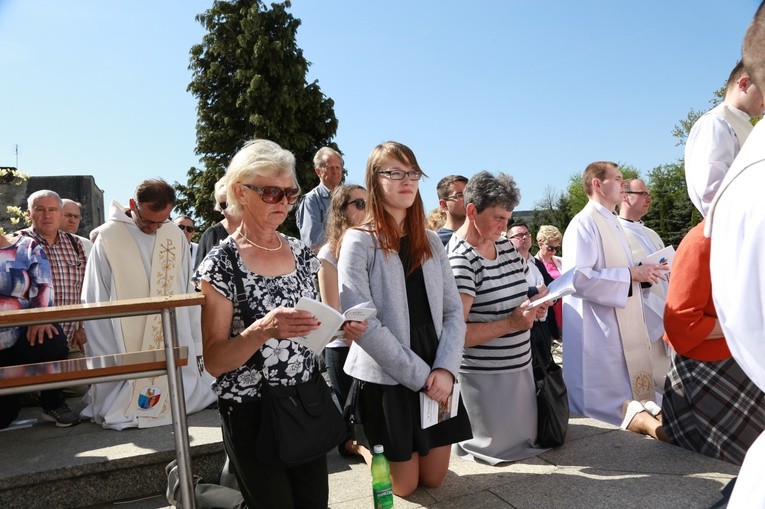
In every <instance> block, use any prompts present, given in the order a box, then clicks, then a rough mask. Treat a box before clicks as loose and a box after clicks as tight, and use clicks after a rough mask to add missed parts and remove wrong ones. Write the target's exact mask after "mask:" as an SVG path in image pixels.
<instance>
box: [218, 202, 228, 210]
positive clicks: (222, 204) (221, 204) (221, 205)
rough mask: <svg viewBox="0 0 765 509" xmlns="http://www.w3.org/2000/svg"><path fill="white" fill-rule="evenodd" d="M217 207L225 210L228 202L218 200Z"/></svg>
mask: <svg viewBox="0 0 765 509" xmlns="http://www.w3.org/2000/svg"><path fill="white" fill-rule="evenodd" d="M218 207H220V209H221V210H226V207H228V203H226V202H225V201H222V202H219V203H218Z"/></svg>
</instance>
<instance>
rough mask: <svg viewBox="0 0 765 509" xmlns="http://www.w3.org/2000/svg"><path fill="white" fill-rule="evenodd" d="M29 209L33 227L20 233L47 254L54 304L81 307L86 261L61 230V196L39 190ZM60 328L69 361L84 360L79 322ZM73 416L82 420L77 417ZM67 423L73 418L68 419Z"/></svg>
mask: <svg viewBox="0 0 765 509" xmlns="http://www.w3.org/2000/svg"><path fill="white" fill-rule="evenodd" d="M27 207H28V210H27V215H28V216H29V218H30V220H31V224H32V226H30V227H29V228H25V229H23V230H20V231H19V232H18V233H20V234H21V235H26V236H29V237H32V238H33V239H35V240H36V241H37V242H38V243H39V244H40V246H41V247H42V248H43V250H44V251H45V254H46V256H47V257H48V261H49V262H50V268H51V274H52V276H53V290H54V296H53V299H54V302H53V303H54V305H56V306H66V305H69V304H79V303H80V302H81V299H80V295H81V293H82V282H83V279H84V278H85V263H86V262H87V258H86V257H85V250H84V248H83V245H82V242H81V241H80V240H79V239H78V238H77V237H75V236H74V235H71V234H69V233H67V232H65V231H64V230H61V229H60V228H61V225H62V222H63V211H62V210H63V203H62V201H61V197H60V196H59V195H58V193H56V192H54V191H50V190H47V189H43V190H40V191H36V192H34V193H32V194H31V195H29V198H27ZM61 327H62V328H63V329H64V333H65V334H66V337H67V339H68V340H69V352H70V355H69V358H73V357H82V355H83V354H82V352H83V351H84V347H85V343H86V342H87V339H86V337H85V329H84V328H82V326H81V324H80V323H78V322H66V323H62V324H61ZM83 389H84V390H83ZM86 390H87V386H84V387H82V388H81V389H80V391H78V392H80V393H84V392H85V391H86ZM72 416H74V418H76V419H77V421H79V419H78V418H77V416H76V415H74V414H72ZM64 420H65V421H69V420H72V419H71V417H69V418H68V419H67V418H64ZM56 423H57V425H59V426H60V425H61V424H62V423H61V421H60V420H59V418H58V417H56ZM72 424H76V422H72Z"/></svg>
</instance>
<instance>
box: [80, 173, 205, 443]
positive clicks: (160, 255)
mask: <svg viewBox="0 0 765 509" xmlns="http://www.w3.org/2000/svg"><path fill="white" fill-rule="evenodd" d="M174 206H175V191H174V190H173V188H172V187H171V186H170V185H169V184H168V183H167V182H165V181H164V180H161V179H148V180H144V181H142V182H141V183H140V184H138V187H137V188H136V190H135V195H134V197H133V198H131V199H130V204H129V205H128V206H127V207H124V206H122V205H120V204H119V203H117V202H116V201H113V202H112V204H111V207H110V217H109V219H108V220H107V222H106V223H105V224H103V225H101V226H100V227H99V234H98V237H97V238H96V242H95V244H94V246H93V251H92V252H91V254H90V258H89V260H88V265H87V268H86V272H85V282H84V285H83V289H82V300H83V301H84V302H88V303H90V302H105V301H112V300H124V299H137V298H147V297H158V296H164V295H178V294H183V293H193V291H194V290H193V286H192V285H191V278H190V274H191V270H192V266H191V263H192V262H191V253H190V251H189V248H188V241H186V239H185V237H184V233H185V232H182V231H181V230H180V228H178V227H177V226H176V225H174V224H173V223H172V222H170V219H169V218H170V212H171V211H172V210H173V207H174ZM175 313H176V317H177V325H178V342H179V346H186V347H188V349H189V359H194V358H196V359H197V362H196V363H194V362H190V363H189V365H188V366H184V367H183V368H182V375H183V376H182V378H183V390H184V394H185V397H186V410H187V411H188V412H189V413H192V412H196V411H199V410H202V409H204V408H205V407H207V406H208V405H209V404H211V403H212V402H213V401H215V395H214V394H213V392H212V390H211V388H210V384H211V382H212V381H213V380H212V377H211V376H210V375H209V374H207V373H206V372H204V371H203V369H202V368H201V355H202V337H201V336H202V334H201V330H200V327H199V321H200V314H199V313H200V310H199V308H198V307H194V308H189V307H183V308H178V309H176V311H175ZM85 329H86V331H87V335H88V339H89V341H88V343H87V344H88V353H89V354H90V355H110V354H115V353H118V352H119V353H121V352H137V351H144V350H159V349H163V348H164V341H163V337H162V334H161V331H162V321H161V317H160V315H151V316H136V317H124V318H120V319H117V320H113V319H109V320H91V321H88V322H85ZM168 394H169V390H168V387H167V377H166V376H162V377H155V378H146V379H140V380H126V381H122V382H111V383H103V384H96V385H93V386H91V398H90V404H89V405H88V406H87V407H86V408H85V410H83V412H82V415H83V416H85V417H91V418H93V419H94V420H95V422H97V423H99V424H101V425H102V426H103V427H104V428H111V429H124V428H130V427H139V428H148V427H153V426H161V425H164V424H170V422H171V420H170V412H169V405H166V404H165V402H166V401H167V397H168ZM150 396H151V397H150ZM157 396H159V397H158V398H157ZM147 401H148V406H147V405H146V402H147Z"/></svg>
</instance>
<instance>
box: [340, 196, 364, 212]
mask: <svg viewBox="0 0 765 509" xmlns="http://www.w3.org/2000/svg"><path fill="white" fill-rule="evenodd" d="M351 204H353V205H355V206H356V209H357V210H364V209H365V208H367V202H366V200H364V198H356V199H355V200H351V201H349V202H348V203H346V204H345V205H344V207H347V206H348V205H351Z"/></svg>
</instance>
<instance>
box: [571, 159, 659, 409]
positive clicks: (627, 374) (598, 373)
mask: <svg viewBox="0 0 765 509" xmlns="http://www.w3.org/2000/svg"><path fill="white" fill-rule="evenodd" d="M582 183H583V185H584V191H585V193H586V194H587V197H588V198H589V201H588V203H587V205H585V207H584V208H583V209H582V210H581V211H580V212H579V213H578V214H577V215H576V216H574V218H573V219H572V220H571V223H570V224H569V225H568V228H566V233H565V234H564V236H563V270H564V271H567V270H570V269H576V274H575V276H574V287H575V288H576V291H575V293H573V294H572V295H569V296H567V297H564V300H563V344H564V348H563V374H564V377H565V379H566V385H567V387H568V395H569V403H570V405H571V411H572V412H575V413H580V414H583V415H586V416H588V417H593V418H595V419H599V420H602V421H605V422H608V423H611V424H619V423H620V422H621V421H622V418H623V411H622V408H623V406H624V403H625V402H626V401H629V400H633V399H634V400H652V401H655V398H656V389H657V387H656V381H655V380H654V376H653V367H652V364H651V341H650V339H649V338H648V332H647V330H646V325H645V318H644V315H643V305H642V299H641V294H640V283H650V284H654V283H656V282H657V281H658V280H659V279H660V278H661V277H663V276H664V274H665V273H666V268H664V267H662V266H659V265H653V264H643V265H636V264H635V263H634V262H633V260H632V254H631V251H630V248H629V244H628V242H627V239H626V237H625V235H624V231H623V229H622V226H621V224H620V222H619V220H618V219H617V217H616V215H615V214H614V210H615V208H616V206H617V205H618V204H619V203H620V202H621V201H622V197H623V196H624V195H623V178H622V174H621V172H620V171H619V168H618V167H617V165H616V163H612V162H607V161H598V162H594V163H591V164H590V165H588V166H587V168H586V169H585V171H584V174H583V178H582ZM662 384H663V380H662ZM659 388H661V387H659Z"/></svg>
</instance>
